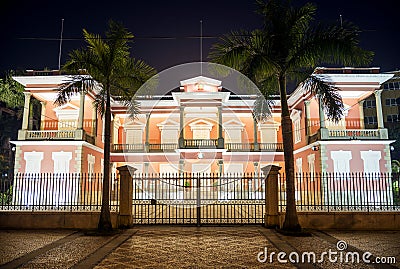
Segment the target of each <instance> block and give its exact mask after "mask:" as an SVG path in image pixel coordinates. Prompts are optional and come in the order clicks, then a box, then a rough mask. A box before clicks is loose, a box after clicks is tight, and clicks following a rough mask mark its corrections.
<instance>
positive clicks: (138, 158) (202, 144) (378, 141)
mask: <svg viewBox="0 0 400 269" xmlns="http://www.w3.org/2000/svg"><path fill="white" fill-rule="evenodd" d="M315 75H317V76H323V77H324V78H325V79H328V80H329V81H330V82H331V83H333V84H334V85H335V86H336V87H338V88H339V89H340V90H341V91H340V94H341V96H342V98H343V102H344V106H345V109H346V110H345V113H344V118H343V119H342V120H341V121H340V122H339V123H333V122H330V121H328V120H327V119H326V116H325V115H324V113H323V112H322V111H323V110H322V108H321V107H320V106H319V102H318V100H316V98H315V97H314V96H312V95H311V93H310V92H307V91H305V90H304V88H302V87H301V86H299V87H298V88H297V89H296V90H295V91H294V92H293V93H292V94H291V96H290V97H289V100H288V102H289V106H290V109H291V117H292V120H293V130H294V143H295V144H294V145H295V151H294V155H295V166H296V171H297V172H338V173H345V172H370V173H371V172H390V167H391V165H390V162H391V160H390V152H389V145H390V143H391V142H393V141H390V140H388V136H387V130H386V129H385V128H384V127H383V118H382V109H381V106H380V104H381V101H380V93H381V89H380V87H381V84H382V83H383V82H385V81H386V80H388V79H390V78H391V77H392V76H393V75H392V74H380V73H379V68H359V69H358V68H317V69H316V70H315ZM14 79H15V80H16V81H18V82H19V83H21V84H22V85H24V87H25V90H26V91H25V109H24V115H23V124H22V128H21V130H20V131H19V136H18V141H14V142H13V143H15V144H16V155H15V172H25V173H42V172H46V173H53V172H54V173H80V172H84V173H87V172H88V173H92V172H101V171H102V166H103V162H104V161H103V146H104V145H103V128H104V127H103V121H102V118H101V116H100V115H99V114H98V113H97V112H96V111H95V109H94V108H93V106H92V101H93V95H92V94H91V93H89V94H87V95H86V96H83V95H76V96H75V97H74V98H72V100H71V102H70V103H68V104H66V105H63V106H55V105H54V100H55V97H56V95H57V87H58V86H59V85H60V84H61V83H62V82H65V80H66V79H68V76H63V75H52V76H22V77H14ZM180 85H181V87H180V89H179V90H178V91H173V92H171V93H169V94H168V95H165V96H161V97H154V96H153V97H149V96H139V97H138V101H139V102H140V107H141V112H140V114H139V115H137V117H136V118H135V119H134V120H132V119H131V118H129V117H128V113H127V109H126V107H124V106H122V105H121V104H120V103H118V102H114V103H113V104H112V113H113V122H112V130H113V131H112V145H111V146H112V154H111V162H112V163H113V171H115V169H116V167H118V166H121V165H123V164H130V165H132V166H134V167H135V168H136V169H137V172H139V173H172V172H178V171H186V172H203V173H215V172H218V173H225V172H230V173H244V172H255V173H259V172H260V167H263V166H265V165H267V164H275V165H279V166H282V167H283V166H284V157H283V150H282V149H283V145H282V135H281V126H280V102H279V100H276V101H275V105H274V107H273V109H272V117H271V118H270V119H268V120H267V121H265V122H260V123H257V122H255V121H254V120H253V117H252V110H253V107H254V102H255V100H256V96H255V95H242V96H237V95H234V94H232V93H231V92H229V91H225V90H224V85H223V84H222V82H221V81H218V80H216V79H213V78H209V77H202V76H199V77H194V78H191V79H187V80H183V81H180ZM370 95H375V98H376V104H377V115H378V129H365V128H364V119H363V110H362V105H360V102H362V100H364V99H365V98H367V97H368V96H370ZM32 97H33V98H36V99H38V100H39V101H40V102H41V104H42V115H41V124H40V130H29V129H28V118H29V102H30V98H32ZM181 130H182V131H181Z"/></svg>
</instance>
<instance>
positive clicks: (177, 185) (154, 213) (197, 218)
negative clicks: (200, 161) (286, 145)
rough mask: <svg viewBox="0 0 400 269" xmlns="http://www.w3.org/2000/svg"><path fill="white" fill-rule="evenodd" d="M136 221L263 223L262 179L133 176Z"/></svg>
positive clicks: (201, 176)
mask: <svg viewBox="0 0 400 269" xmlns="http://www.w3.org/2000/svg"><path fill="white" fill-rule="evenodd" d="M133 182H134V191H133V201H132V203H133V214H134V216H133V219H134V222H135V223H136V224H197V225H204V224H262V223H263V221H264V210H265V189H264V180H263V178H262V177H261V176H258V175H255V174H254V173H248V174H224V175H219V174H217V173H216V174H202V173H201V174H190V173H181V174H144V175H139V174H137V175H135V177H134V181H133Z"/></svg>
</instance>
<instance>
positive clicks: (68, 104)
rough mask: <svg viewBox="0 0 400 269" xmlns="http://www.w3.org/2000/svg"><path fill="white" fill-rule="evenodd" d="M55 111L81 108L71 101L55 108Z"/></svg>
mask: <svg viewBox="0 0 400 269" xmlns="http://www.w3.org/2000/svg"><path fill="white" fill-rule="evenodd" d="M53 110H54V111H56V112H57V111H60V110H79V107H77V106H75V105H73V104H71V103H66V104H64V105H62V106H58V107H56V108H54V109H53Z"/></svg>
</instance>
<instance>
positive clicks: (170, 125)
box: [157, 119, 179, 130]
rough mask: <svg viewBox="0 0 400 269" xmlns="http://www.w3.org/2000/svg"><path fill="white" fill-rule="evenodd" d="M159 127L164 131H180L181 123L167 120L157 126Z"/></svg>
mask: <svg viewBox="0 0 400 269" xmlns="http://www.w3.org/2000/svg"><path fill="white" fill-rule="evenodd" d="M157 127H158V128H160V130H162V129H179V123H177V122H176V121H174V120H171V119H166V120H164V121H163V122H161V123H158V124H157Z"/></svg>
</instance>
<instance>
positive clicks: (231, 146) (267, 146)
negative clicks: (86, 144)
mask: <svg viewBox="0 0 400 269" xmlns="http://www.w3.org/2000/svg"><path fill="white" fill-rule="evenodd" d="M216 140H217V139H210V141H208V140H205V139H204V140H203V139H188V140H187V141H189V142H187V143H186V144H185V145H187V147H186V149H216V148H217V146H216V145H217V143H216ZM256 145H258V147H257V146H256ZM178 148H179V147H178V144H177V143H165V144H148V145H147V146H146V144H114V145H113V147H112V152H114V153H135V152H150V153H151V152H174V151H175V150H176V149H178ZM225 149H227V150H228V151H231V152H250V151H270V152H282V151H283V144H282V143H258V144H254V143H225Z"/></svg>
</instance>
